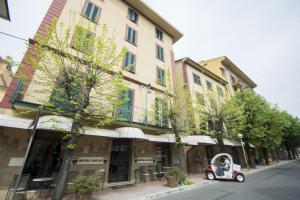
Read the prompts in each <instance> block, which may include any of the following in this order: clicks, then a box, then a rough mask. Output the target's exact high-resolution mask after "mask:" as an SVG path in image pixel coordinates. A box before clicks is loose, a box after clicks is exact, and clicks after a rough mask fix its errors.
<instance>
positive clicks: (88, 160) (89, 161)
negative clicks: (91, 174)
mask: <svg viewBox="0 0 300 200" xmlns="http://www.w3.org/2000/svg"><path fill="white" fill-rule="evenodd" d="M107 160H108V158H106V157H74V158H73V160H72V163H73V164H74V165H102V164H105V163H106V161H107Z"/></svg>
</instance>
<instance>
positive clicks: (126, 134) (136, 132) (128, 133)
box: [116, 127, 148, 140]
mask: <svg viewBox="0 0 300 200" xmlns="http://www.w3.org/2000/svg"><path fill="white" fill-rule="evenodd" d="M116 131H117V132H118V133H119V134H120V136H119V138H132V139H142V140H148V138H147V137H146V136H145V134H144V132H143V131H142V130H141V129H139V128H133V127H122V128H117V129H116Z"/></svg>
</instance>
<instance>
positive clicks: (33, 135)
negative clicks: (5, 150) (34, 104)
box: [12, 106, 42, 200]
mask: <svg viewBox="0 0 300 200" xmlns="http://www.w3.org/2000/svg"><path fill="white" fill-rule="evenodd" d="M41 112H42V106H40V107H39V110H38V113H37V114H36V116H35V121H34V125H33V129H32V131H31V136H30V140H29V143H28V147H27V149H26V153H25V158H24V162H23V165H22V167H21V170H20V173H19V176H18V178H17V182H16V184H15V187H14V190H13V196H12V199H13V200H15V199H16V193H17V189H18V187H19V185H20V182H21V178H22V176H23V173H24V169H25V165H26V161H27V159H28V157H29V152H30V150H31V147H32V144H33V141H34V138H35V135H36V127H37V124H38V122H39V118H40V116H41ZM25 189H27V188H25Z"/></svg>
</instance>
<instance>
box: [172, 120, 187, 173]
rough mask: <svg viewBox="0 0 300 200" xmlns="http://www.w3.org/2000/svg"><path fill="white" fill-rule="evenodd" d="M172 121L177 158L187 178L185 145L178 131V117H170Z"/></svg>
mask: <svg viewBox="0 0 300 200" xmlns="http://www.w3.org/2000/svg"><path fill="white" fill-rule="evenodd" d="M169 118H170V121H171V126H172V129H173V132H174V135H175V139H176V143H177V144H176V148H177V157H178V161H179V168H180V169H181V170H182V171H183V173H184V175H185V176H186V161H185V157H184V145H183V144H182V143H181V137H180V135H179V132H178V130H177V120H176V117H174V116H171V117H169Z"/></svg>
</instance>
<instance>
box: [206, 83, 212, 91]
mask: <svg viewBox="0 0 300 200" xmlns="http://www.w3.org/2000/svg"><path fill="white" fill-rule="evenodd" d="M206 86H207V89H208V90H210V91H212V90H213V88H212V83H211V82H210V81H206Z"/></svg>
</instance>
